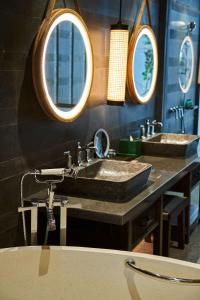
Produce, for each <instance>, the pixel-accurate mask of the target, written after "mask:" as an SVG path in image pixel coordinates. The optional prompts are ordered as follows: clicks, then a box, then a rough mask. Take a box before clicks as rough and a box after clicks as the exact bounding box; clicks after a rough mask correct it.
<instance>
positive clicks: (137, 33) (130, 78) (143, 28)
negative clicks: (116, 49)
mask: <svg viewBox="0 0 200 300" xmlns="http://www.w3.org/2000/svg"><path fill="white" fill-rule="evenodd" d="M143 32H144V34H146V35H147V36H148V37H149V39H150V40H151V43H152V47H153V53H154V72H153V78H152V83H151V87H150V89H149V91H148V92H147V94H146V95H145V96H144V97H142V96H140V95H139V94H138V92H137V89H136V85H135V81H134V74H133V68H132V66H133V60H134V54H135V50H136V47H137V43H138V40H139V39H140V37H141V36H142V34H143ZM157 74H158V47H157V41H156V37H155V35H154V32H153V30H152V28H151V27H150V26H149V25H140V26H137V27H136V28H135V30H134V31H133V33H132V35H131V38H130V41H129V53H128V67H127V87H128V91H129V95H130V97H131V99H132V101H133V102H135V103H139V104H146V103H147V102H149V100H150V99H151V97H152V95H153V93H154V90H155V87H156V81H157Z"/></svg>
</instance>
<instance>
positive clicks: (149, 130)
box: [140, 120, 163, 140]
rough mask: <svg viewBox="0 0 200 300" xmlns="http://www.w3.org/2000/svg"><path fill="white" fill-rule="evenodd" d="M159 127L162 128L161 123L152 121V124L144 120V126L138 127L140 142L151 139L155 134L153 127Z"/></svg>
mask: <svg viewBox="0 0 200 300" xmlns="http://www.w3.org/2000/svg"><path fill="white" fill-rule="evenodd" d="M156 126H160V128H161V127H163V124H162V122H157V121H156V120H153V121H152V123H150V121H149V120H146V124H145V125H140V138H141V139H142V140H144V139H146V138H148V137H151V136H153V135H154V134H155V127H156Z"/></svg>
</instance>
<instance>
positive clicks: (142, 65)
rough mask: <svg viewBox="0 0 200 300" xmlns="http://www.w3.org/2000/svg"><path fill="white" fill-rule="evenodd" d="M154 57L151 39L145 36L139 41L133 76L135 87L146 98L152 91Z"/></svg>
mask: <svg viewBox="0 0 200 300" xmlns="http://www.w3.org/2000/svg"><path fill="white" fill-rule="evenodd" d="M153 69H154V57H153V47H152V43H151V40H150V38H149V37H148V36H147V35H146V34H144V35H141V37H140V38H139V40H138V43H137V46H136V49H135V56H134V60H133V66H132V70H133V76H134V79H135V87H136V89H137V92H138V94H139V95H140V96H142V97H144V96H145V95H146V94H147V93H148V92H149V90H150V88H151V84H152V78H153Z"/></svg>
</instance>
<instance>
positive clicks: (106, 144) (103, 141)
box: [94, 128, 110, 158]
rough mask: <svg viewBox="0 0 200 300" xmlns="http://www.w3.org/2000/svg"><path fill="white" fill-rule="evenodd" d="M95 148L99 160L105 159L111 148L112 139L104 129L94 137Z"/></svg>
mask: <svg viewBox="0 0 200 300" xmlns="http://www.w3.org/2000/svg"><path fill="white" fill-rule="evenodd" d="M94 147H95V151H96V155H97V157H99V158H105V157H107V155H108V151H109V148H110V139H109V135H108V133H107V131H106V130H105V129H103V128H100V129H99V130H97V132H96V133H95V135H94Z"/></svg>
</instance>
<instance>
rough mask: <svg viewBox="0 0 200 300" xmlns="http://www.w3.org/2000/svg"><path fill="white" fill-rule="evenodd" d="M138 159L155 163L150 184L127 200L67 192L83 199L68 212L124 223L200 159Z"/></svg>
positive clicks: (145, 207) (194, 157)
mask: <svg viewBox="0 0 200 300" xmlns="http://www.w3.org/2000/svg"><path fill="white" fill-rule="evenodd" d="M137 160H138V161H139V162H144V163H149V164H151V165H152V171H151V174H150V177H149V184H148V185H147V186H146V187H144V190H143V191H142V192H140V193H139V194H138V195H136V196H135V197H133V199H131V200H130V201H128V202H126V203H113V202H107V201H106V199H105V201H100V200H98V201H97V200H94V199H86V198H79V197H71V196H65V198H67V199H68V200H69V201H70V203H71V204H73V203H80V204H81V206H82V207H81V208H80V209H79V208H76V209H73V208H70V209H69V210H68V215H69V216H73V217H76V218H82V219H88V220H94V221H99V222H105V223H110V224H116V225H124V224H125V223H127V222H128V221H129V220H131V219H134V218H136V217H137V216H139V215H140V214H141V213H142V212H143V211H145V210H146V209H148V208H149V207H150V206H151V205H152V204H153V203H154V202H155V201H156V200H157V199H158V198H159V197H160V196H161V195H162V194H163V193H164V192H166V191H167V190H168V189H170V187H172V186H173V185H174V184H175V183H176V182H177V181H178V180H179V179H181V178H182V177H184V175H186V174H187V172H188V171H190V170H192V169H193V164H194V163H195V162H200V159H199V158H198V156H197V155H194V156H192V157H189V158H167V157H153V156H140V157H139V158H137Z"/></svg>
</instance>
